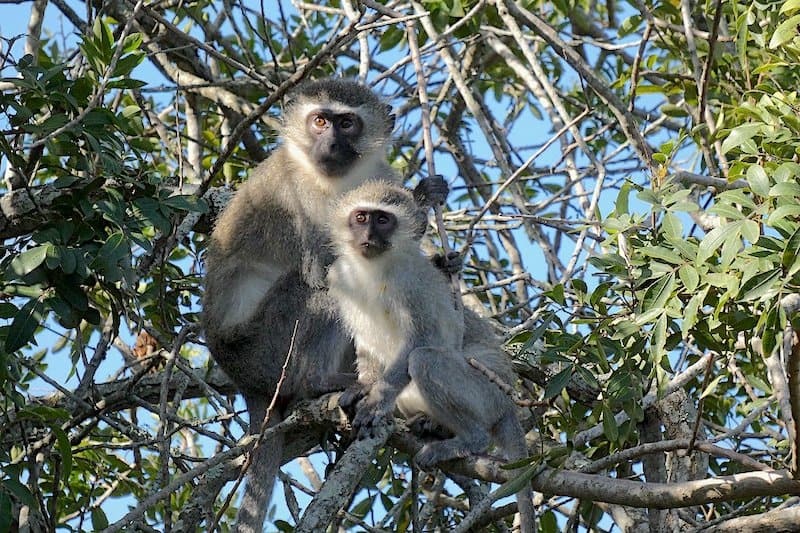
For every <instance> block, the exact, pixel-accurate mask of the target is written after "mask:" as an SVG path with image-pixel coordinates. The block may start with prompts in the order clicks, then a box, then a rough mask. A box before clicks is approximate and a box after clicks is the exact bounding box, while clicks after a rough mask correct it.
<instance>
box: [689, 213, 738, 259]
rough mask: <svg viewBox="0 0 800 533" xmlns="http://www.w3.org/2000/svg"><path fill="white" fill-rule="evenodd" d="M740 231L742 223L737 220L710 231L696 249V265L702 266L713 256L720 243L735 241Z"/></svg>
mask: <svg viewBox="0 0 800 533" xmlns="http://www.w3.org/2000/svg"><path fill="white" fill-rule="evenodd" d="M741 231H742V221H741V220H737V221H735V222H731V223H729V224H724V225H722V226H719V227H717V228H714V229H712V230H711V231H709V232H708V234H707V235H706V236H705V237H703V240H702V241H700V246H699V247H698V249H697V260H696V264H697V265H701V264H703V263H704V262H705V261H706V260H707V259H708V258H709V257H711V256H712V255H714V252H716V251H717V250H718V249H719V248H720V246H722V243H724V242H725V241H727V240H728V239H737V238H738V237H739V235H740V233H741Z"/></svg>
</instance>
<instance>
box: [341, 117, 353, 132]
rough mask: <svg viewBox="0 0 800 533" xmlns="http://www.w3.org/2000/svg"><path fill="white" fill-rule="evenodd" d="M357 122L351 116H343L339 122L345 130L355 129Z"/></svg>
mask: <svg viewBox="0 0 800 533" xmlns="http://www.w3.org/2000/svg"><path fill="white" fill-rule="evenodd" d="M354 125H355V122H353V119H351V118H343V119H342V121H341V122H339V127H340V128H342V129H343V130H349V129H353V126H354Z"/></svg>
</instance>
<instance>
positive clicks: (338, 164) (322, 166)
mask: <svg viewBox="0 0 800 533" xmlns="http://www.w3.org/2000/svg"><path fill="white" fill-rule="evenodd" d="M357 159H358V154H357V153H355V152H353V153H348V154H341V155H339V156H338V157H328V156H323V157H320V158H318V159H317V167H318V168H319V170H320V171H321V172H322V173H323V174H325V175H326V176H328V177H336V176H341V175H343V174H346V173H347V171H348V170H350V168H351V167H352V166H353V164H354V163H355V161H356V160H357Z"/></svg>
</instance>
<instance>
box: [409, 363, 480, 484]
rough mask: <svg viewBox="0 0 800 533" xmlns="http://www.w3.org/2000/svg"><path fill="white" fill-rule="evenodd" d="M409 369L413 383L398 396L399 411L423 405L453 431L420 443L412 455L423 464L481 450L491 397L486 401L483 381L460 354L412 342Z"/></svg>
mask: <svg viewBox="0 0 800 533" xmlns="http://www.w3.org/2000/svg"><path fill="white" fill-rule="evenodd" d="M408 373H409V375H410V376H411V382H412V385H411V386H409V388H408V390H409V392H408V394H407V395H406V396H405V397H404V398H401V399H400V401H399V405H400V409H401V411H403V412H404V414H411V413H413V412H414V411H415V410H416V411H417V412H419V411H422V412H424V413H425V414H427V415H428V416H430V418H431V419H432V420H433V421H434V422H436V423H437V424H439V425H441V426H442V427H444V428H445V429H447V430H448V431H449V432H450V433H451V434H452V435H453V436H452V438H449V439H445V440H441V441H435V442H429V443H427V444H426V445H425V446H423V448H422V450H420V452H419V453H418V454H417V455H416V456H415V457H414V461H415V462H416V463H417V465H419V466H420V467H421V468H423V469H425V468H429V467H431V466H433V465H435V464H437V463H440V462H443V461H449V460H451V459H459V458H462V457H467V456H470V455H475V454H480V453H483V452H485V451H486V450H487V448H488V447H489V443H490V440H491V439H490V435H489V428H490V427H491V425H492V424H491V423H490V420H489V419H488V418H487V413H486V412H485V410H486V409H487V408H491V402H490V404H489V405H486V396H485V395H484V394H482V393H483V392H485V390H486V389H487V387H486V385H485V383H483V382H482V380H481V376H479V375H477V374H476V373H475V371H474V369H472V368H470V367H469V366H468V365H467V363H466V361H465V360H464V358H463V357H462V356H461V355H460V354H457V353H454V352H452V351H448V350H442V349H437V348H430V347H422V348H417V349H415V350H414V351H413V352H412V353H411V355H410V357H409V365H408ZM414 389H416V390H414ZM417 394H418V395H419V398H416V399H415V398H414V396H415V395H417ZM415 400H416V402H415ZM415 403H416V406H415ZM415 407H416V409H415ZM409 408H410V409H409ZM409 410H410V411H411V413H409V412H408V411H409Z"/></svg>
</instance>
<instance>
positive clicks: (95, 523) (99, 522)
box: [92, 507, 108, 531]
mask: <svg viewBox="0 0 800 533" xmlns="http://www.w3.org/2000/svg"><path fill="white" fill-rule="evenodd" d="M107 527H108V517H107V516H106V513H105V511H103V510H102V509H101V508H99V507H95V508H93V509H92V529H93V530H94V531H102V530H104V529H105V528H107Z"/></svg>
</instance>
